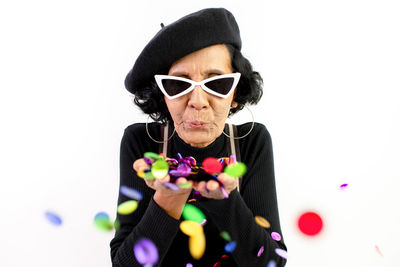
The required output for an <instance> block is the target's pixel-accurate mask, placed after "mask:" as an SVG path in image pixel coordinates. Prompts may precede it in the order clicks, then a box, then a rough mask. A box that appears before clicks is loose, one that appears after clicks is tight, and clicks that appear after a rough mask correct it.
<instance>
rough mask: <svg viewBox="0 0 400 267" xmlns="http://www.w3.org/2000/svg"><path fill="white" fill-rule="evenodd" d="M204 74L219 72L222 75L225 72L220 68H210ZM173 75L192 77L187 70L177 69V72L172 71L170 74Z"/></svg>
mask: <svg viewBox="0 0 400 267" xmlns="http://www.w3.org/2000/svg"><path fill="white" fill-rule="evenodd" d="M204 74H206V75H210V74H218V75H222V74H225V73H224V72H223V71H222V70H219V69H209V70H207V71H205V72H204ZM170 75H171V76H178V77H188V78H189V77H190V76H189V74H188V73H187V72H184V71H176V72H172V73H171V74H170Z"/></svg>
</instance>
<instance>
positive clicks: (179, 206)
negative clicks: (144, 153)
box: [133, 158, 193, 220]
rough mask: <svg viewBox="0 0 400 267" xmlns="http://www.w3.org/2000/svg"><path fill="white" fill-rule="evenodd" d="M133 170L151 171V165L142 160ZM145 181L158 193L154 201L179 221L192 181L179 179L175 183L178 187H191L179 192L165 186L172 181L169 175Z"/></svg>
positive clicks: (180, 189) (134, 165)
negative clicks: (187, 184)
mask: <svg viewBox="0 0 400 267" xmlns="http://www.w3.org/2000/svg"><path fill="white" fill-rule="evenodd" d="M133 169H134V170H135V171H136V172H139V171H147V170H149V169H150V165H148V164H147V163H146V162H145V160H144V159H143V158H141V159H137V160H136V161H135V162H134V163H133ZM144 181H145V183H146V185H147V186H148V187H150V188H152V189H154V190H155V191H156V192H155V193H154V196H153V199H154V201H155V202H156V203H157V204H158V205H159V206H160V207H161V208H162V209H163V210H164V211H166V212H167V213H168V214H169V215H170V216H172V217H174V218H175V219H177V220H178V219H179V218H180V217H181V215H182V210H183V207H184V205H185V204H186V201H187V199H188V197H189V195H190V193H191V191H192V186H193V184H192V181H187V180H186V178H184V177H180V178H178V179H177V181H176V183H175V184H176V185H177V186H178V187H179V185H182V184H186V183H190V185H189V186H185V188H179V189H178V190H172V189H170V188H168V187H166V186H165V185H164V183H168V182H169V181H170V176H169V175H166V176H165V177H163V178H161V179H144Z"/></svg>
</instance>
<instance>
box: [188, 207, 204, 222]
mask: <svg viewBox="0 0 400 267" xmlns="http://www.w3.org/2000/svg"><path fill="white" fill-rule="evenodd" d="M182 216H183V218H184V219H185V220H187V221H194V222H197V223H201V222H203V220H204V219H205V218H206V216H205V215H204V213H203V212H202V211H201V210H200V209H199V208H198V207H196V206H194V205H192V204H185V206H184V207H183V211H182Z"/></svg>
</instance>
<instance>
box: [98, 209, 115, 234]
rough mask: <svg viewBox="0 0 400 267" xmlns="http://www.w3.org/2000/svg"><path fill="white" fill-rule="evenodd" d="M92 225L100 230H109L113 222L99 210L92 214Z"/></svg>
mask: <svg viewBox="0 0 400 267" xmlns="http://www.w3.org/2000/svg"><path fill="white" fill-rule="evenodd" d="M94 225H95V226H96V227H97V229H99V230H101V231H105V232H108V231H111V230H112V229H113V224H112V223H111V221H110V217H109V216H108V214H107V213H105V212H99V213H97V214H96V215H95V216H94Z"/></svg>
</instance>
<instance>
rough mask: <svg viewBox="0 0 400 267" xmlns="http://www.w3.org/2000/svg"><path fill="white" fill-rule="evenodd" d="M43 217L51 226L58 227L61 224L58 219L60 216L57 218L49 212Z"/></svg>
mask: <svg viewBox="0 0 400 267" xmlns="http://www.w3.org/2000/svg"><path fill="white" fill-rule="evenodd" d="M44 216H45V217H46V219H47V220H48V221H49V222H50V223H52V224H53V225H56V226H60V225H61V224H62V219H61V218H60V216H58V215H57V214H55V213H54V212H51V211H46V212H45V213H44Z"/></svg>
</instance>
